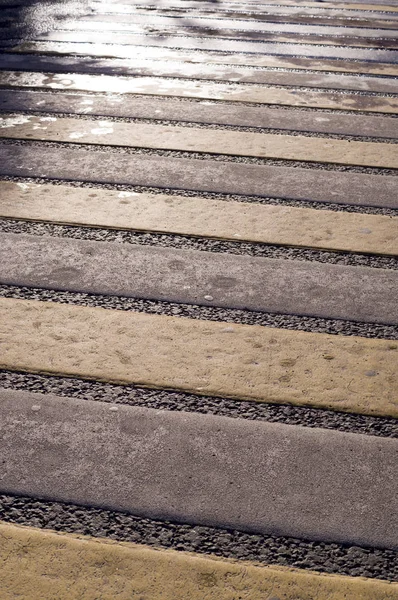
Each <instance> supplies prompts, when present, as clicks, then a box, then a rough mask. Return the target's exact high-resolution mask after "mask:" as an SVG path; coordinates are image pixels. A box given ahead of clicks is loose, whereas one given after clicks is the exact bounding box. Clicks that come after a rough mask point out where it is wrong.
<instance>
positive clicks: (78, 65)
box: [0, 53, 398, 93]
mask: <svg viewBox="0 0 398 600" xmlns="http://www.w3.org/2000/svg"><path fill="white" fill-rule="evenodd" d="M0 68H1V69H6V70H14V71H19V70H22V71H27V70H31V71H44V72H47V73H91V74H104V75H121V76H124V77H125V76H128V75H131V76H134V77H137V76H143V77H146V76H149V77H152V76H153V77H175V78H181V77H182V78H184V79H195V80H201V79H204V80H206V81H209V80H214V81H222V82H228V81H230V82H237V83H258V84H266V85H283V86H292V87H313V88H325V89H337V90H340V89H342V90H359V91H365V92H366V91H367V92H385V93H397V90H398V87H397V81H396V80H395V79H388V78H386V77H375V76H372V77H366V76H363V77H358V76H357V75H340V74H332V73H328V74H322V73H319V74H312V73H291V72H286V73H284V72H280V71H263V70H259V71H255V70H253V69H245V68H244V67H238V66H236V67H233V66H231V65H229V66H227V65H225V66H223V65H195V64H187V63H184V62H171V61H164V62H163V61H159V60H148V59H139V58H134V59H130V60H128V59H119V60H118V59H103V58H97V59H93V58H92V57H73V56H68V57H63V56H51V57H48V56H35V55H34V56H31V55H28V54H20V53H17V54H0Z"/></svg>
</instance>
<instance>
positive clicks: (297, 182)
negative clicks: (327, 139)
mask: <svg viewBox="0 0 398 600" xmlns="http://www.w3.org/2000/svg"><path fill="white" fill-rule="evenodd" d="M0 157H1V160H0V175H17V176H22V177H31V176H32V174H34V175H35V176H36V177H45V178H47V179H66V180H68V179H72V180H76V181H89V182H93V183H95V182H98V183H126V184H129V185H144V186H154V187H157V188H160V189H165V188H166V189H168V188H174V189H176V190H197V191H204V192H217V193H225V194H245V195H246V194H247V195H255V196H259V197H273V198H289V199H295V200H310V201H313V202H332V203H336V204H347V205H354V206H355V205H356V206H379V207H386V208H397V207H398V195H397V186H398V180H397V178H396V177H395V176H393V175H384V176H382V175H366V174H363V173H344V172H340V171H338V172H333V171H322V170H319V169H303V168H289V167H273V166H272V167H269V166H263V165H247V164H239V163H222V162H218V161H212V160H198V159H187V158H186V159H182V158H180V159H173V158H167V157H158V156H145V155H128V154H114V153H112V152H104V151H102V152H95V153H94V152H90V151H87V150H79V149H78V148H73V149H71V150H69V149H67V148H41V149H40V153H38V152H37V150H36V148H31V147H29V146H8V145H3V146H2V147H1V148H0Z"/></svg>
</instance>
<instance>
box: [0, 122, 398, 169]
mask: <svg viewBox="0 0 398 600" xmlns="http://www.w3.org/2000/svg"><path fill="white" fill-rule="evenodd" d="M0 137H5V138H18V139H33V140H47V141H48V140H50V141H59V142H78V143H86V144H101V145H102V144H107V145H113V146H128V147H138V148H154V149H157V148H160V149H164V150H180V151H191V152H206V153H212V154H226V155H238V156H253V157H256V158H257V157H258V158H278V159H286V160H301V161H316V162H325V163H336V164H348V165H360V166H371V167H387V168H391V169H396V168H398V149H397V146H396V145H395V144H389V143H377V142H355V141H354V142H350V141H347V140H337V139H328V138H317V137H306V136H301V135H295V136H292V135H275V134H268V133H252V132H246V131H239V132H236V131H226V130H222V129H217V130H214V129H195V128H192V127H178V126H165V125H152V124H147V123H118V122H114V121H106V120H103V121H97V120H96V121H93V120H91V119H90V120H83V119H73V118H62V117H61V118H57V117H39V116H25V115H19V116H15V117H13V116H12V117H4V118H0Z"/></svg>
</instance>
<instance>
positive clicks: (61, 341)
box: [0, 298, 398, 417]
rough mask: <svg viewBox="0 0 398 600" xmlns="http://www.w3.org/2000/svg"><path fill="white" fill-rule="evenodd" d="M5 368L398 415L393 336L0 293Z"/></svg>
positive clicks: (2, 363)
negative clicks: (238, 322) (358, 334)
mask: <svg viewBox="0 0 398 600" xmlns="http://www.w3.org/2000/svg"><path fill="white" fill-rule="evenodd" d="M0 310H1V314H2V329H3V333H2V340H3V349H2V353H1V355H0V368H3V369H12V370H16V371H18V370H21V371H29V372H39V373H53V374H62V375H66V376H68V375H72V376H77V377H82V378H86V379H96V380H100V381H101V380H102V381H114V382H116V383H135V384H138V385H143V386H147V387H149V388H168V389H180V390H186V391H190V392H194V393H199V394H205V395H210V396H215V397H217V396H221V397H225V396H226V397H230V398H236V399H248V400H255V401H258V402H273V403H282V404H285V403H292V404H297V405H302V406H319V407H323V408H328V409H334V410H339V411H347V412H355V413H361V414H374V415H384V416H393V417H397V416H398V394H397V391H398V382H397V375H398V374H397V370H396V362H397V352H398V345H397V343H396V342H392V341H389V340H378V339H366V338H360V337H341V336H337V335H326V334H319V333H304V332H302V331H290V330H287V329H274V328H268V327H263V326H257V325H232V324H229V323H228V324H227V323H223V322H216V321H200V320H192V319H186V318H176V317H165V316H158V315H149V314H143V313H134V312H124V311H118V310H107V309H103V308H87V307H84V306H83V307H82V306H74V305H64V304H58V303H53V302H36V301H31V300H15V299H8V298H1V299H0Z"/></svg>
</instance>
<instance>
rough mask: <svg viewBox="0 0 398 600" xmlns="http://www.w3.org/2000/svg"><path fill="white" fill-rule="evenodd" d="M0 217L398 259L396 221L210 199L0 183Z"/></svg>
mask: <svg viewBox="0 0 398 600" xmlns="http://www.w3.org/2000/svg"><path fill="white" fill-rule="evenodd" d="M0 196H1V204H0V216H2V217H11V218H14V219H15V218H17V219H28V220H30V219H32V220H35V221H36V220H39V221H48V222H52V223H54V222H55V223H70V224H77V225H90V226H96V227H110V228H117V229H134V230H143V231H158V232H166V233H177V234H185V235H194V236H201V237H211V238H219V239H227V240H242V241H243V240H247V241H250V242H263V243H266V244H281V245H287V246H301V247H307V248H308V247H310V248H323V249H331V250H348V251H351V252H369V253H372V254H389V255H398V236H397V227H398V223H397V221H398V219H394V218H391V217H387V216H382V215H368V214H361V213H348V212H337V211H325V210H313V209H308V208H294V207H291V206H281V205H271V204H268V205H267V204H257V203H249V202H223V201H219V200H211V199H210V198H200V197H196V198H195V197H186V196H174V195H173V196H171V195H165V194H156V195H154V194H146V193H137V192H118V191H114V190H103V189H101V188H89V189H87V188H75V187H69V186H65V185H64V186H63V185H51V184H50V185H49V184H47V185H45V184H38V185H36V184H32V183H13V182H11V181H0Z"/></svg>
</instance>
